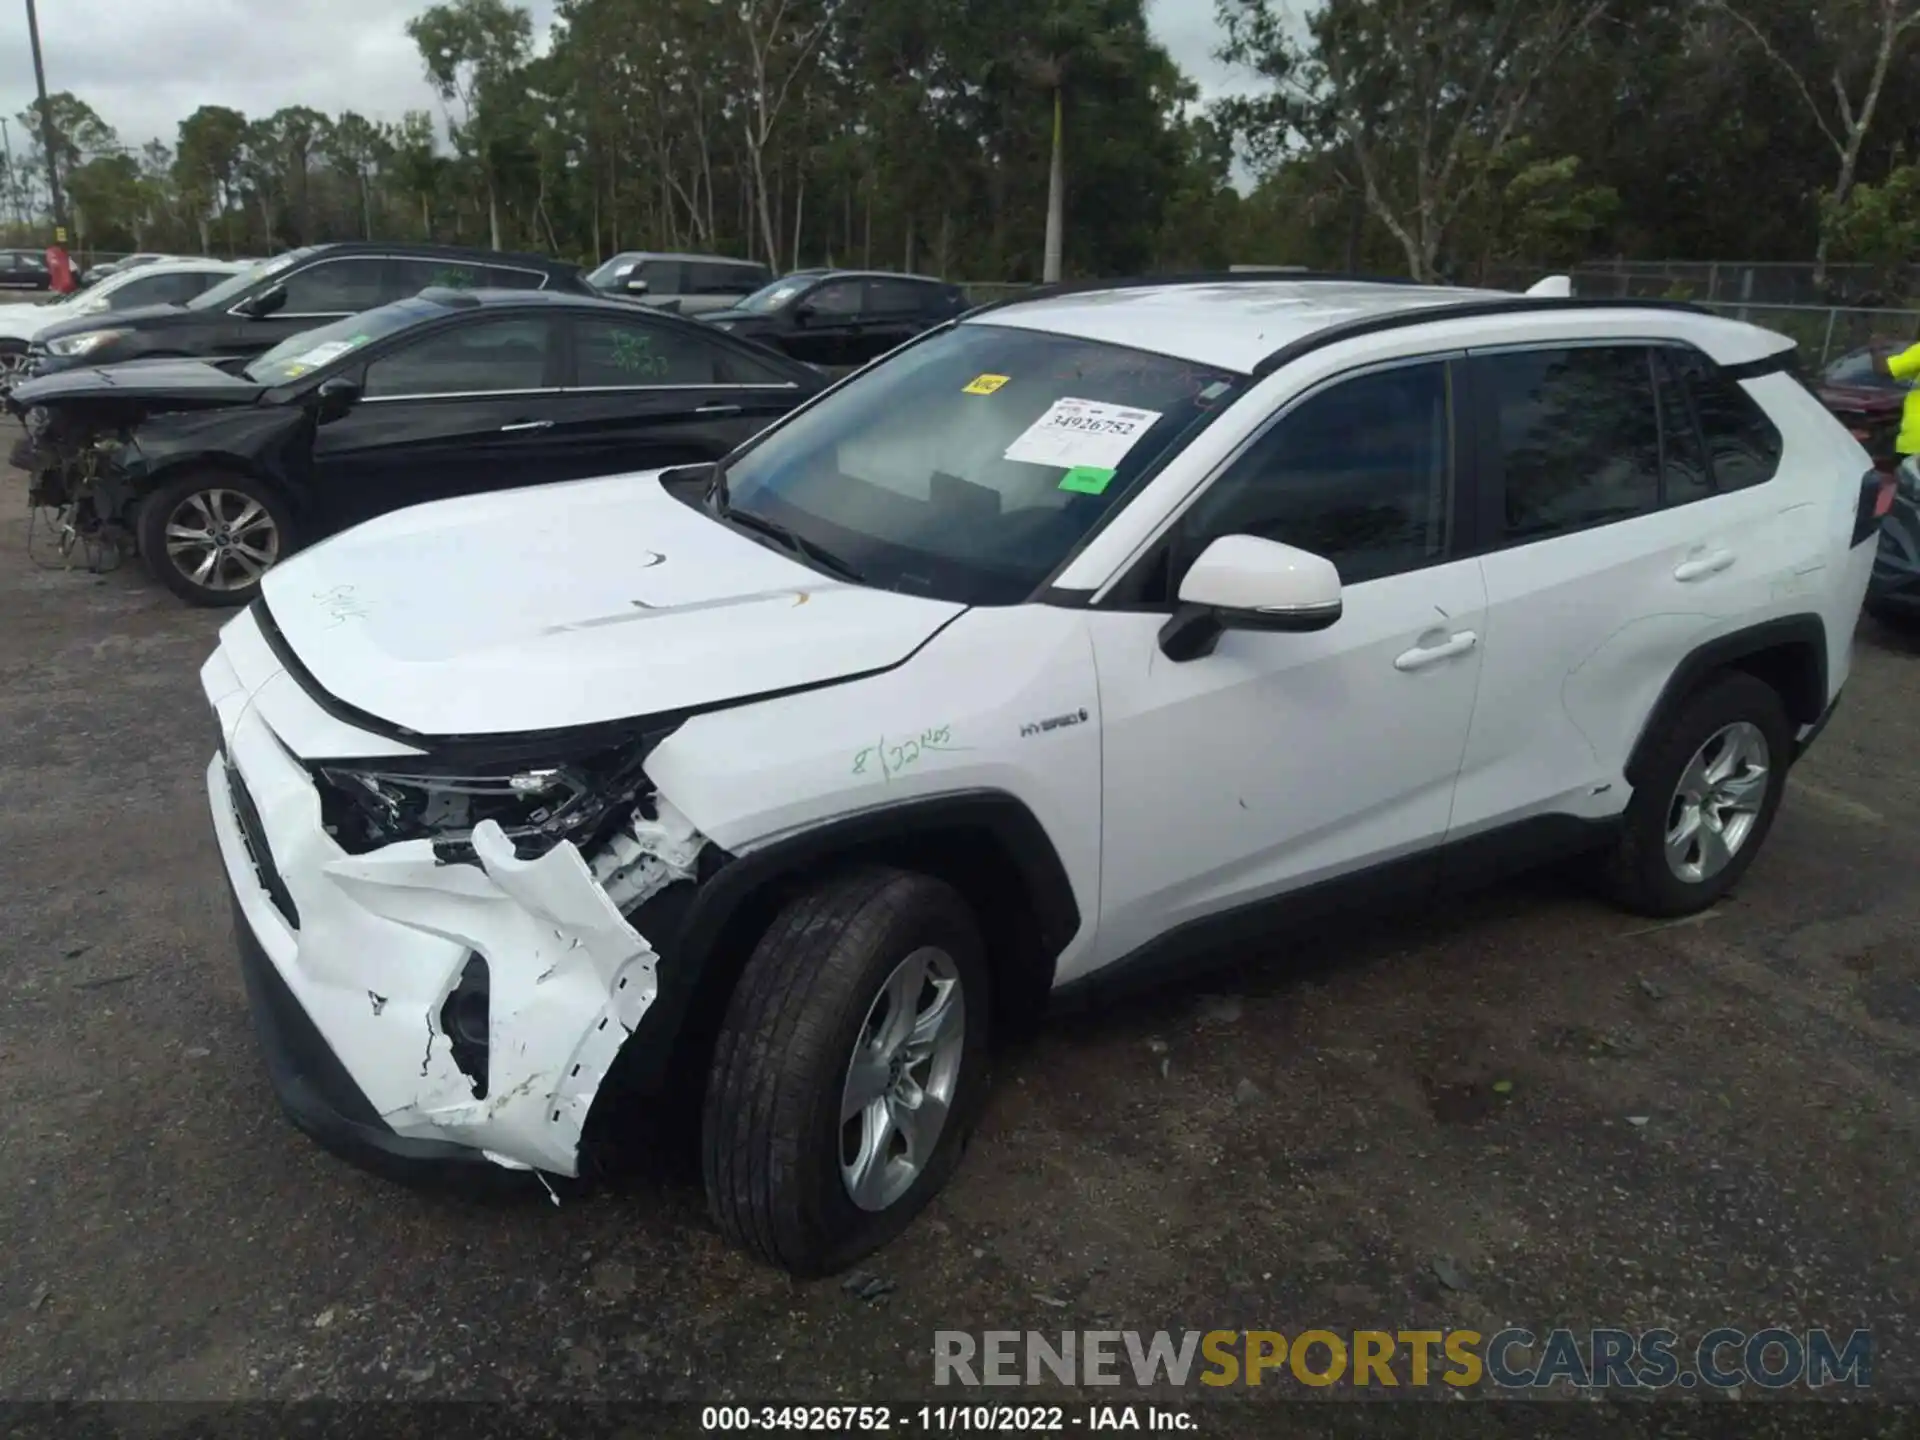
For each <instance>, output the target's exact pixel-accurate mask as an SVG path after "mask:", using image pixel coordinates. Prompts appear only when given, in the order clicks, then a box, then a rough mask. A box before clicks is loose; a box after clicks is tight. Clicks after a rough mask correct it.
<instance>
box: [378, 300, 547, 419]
mask: <svg viewBox="0 0 1920 1440" xmlns="http://www.w3.org/2000/svg"><path fill="white" fill-rule="evenodd" d="M552 350H553V324H552V322H551V321H549V320H548V319H547V318H546V317H545V316H538V315H533V316H524V315H522V316H504V317H501V318H500V319H493V320H479V321H476V322H473V323H471V324H465V325H456V326H454V327H453V328H452V329H448V330H440V331H437V332H436V333H434V334H432V335H428V336H426V337H425V338H424V339H421V340H417V341H415V342H414V343H413V344H411V345H408V346H406V347H405V348H404V349H401V350H396V351H394V353H393V354H391V355H386V356H382V357H381V358H380V359H378V360H376V361H374V362H373V363H372V364H371V365H369V366H368V367H367V379H366V386H365V389H364V390H363V392H362V393H363V394H365V395H366V396H367V397H368V398H369V399H388V400H392V399H398V398H400V397H403V396H408V397H423V396H433V395H478V394H486V393H489V392H494V391H503V390H506V391H517V390H541V389H545V388H547V385H548V380H547V376H548V373H549V366H548V360H549V356H550V355H551V353H552Z"/></svg>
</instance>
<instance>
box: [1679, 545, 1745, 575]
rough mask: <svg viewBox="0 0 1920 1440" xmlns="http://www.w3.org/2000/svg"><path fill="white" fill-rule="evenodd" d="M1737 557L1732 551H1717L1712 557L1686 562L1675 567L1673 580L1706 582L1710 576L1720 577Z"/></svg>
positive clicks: (1702, 556) (1704, 556) (1706, 556)
mask: <svg viewBox="0 0 1920 1440" xmlns="http://www.w3.org/2000/svg"><path fill="white" fill-rule="evenodd" d="M1735 558H1736V557H1735V555H1734V553H1733V551H1731V550H1716V551H1714V552H1713V554H1711V555H1701V556H1698V557H1697V558H1695V559H1692V560H1686V561H1683V562H1681V563H1680V564H1679V565H1677V566H1675V567H1674V572H1673V578H1674V579H1676V580H1679V581H1682V582H1688V581H1693V580H1704V579H1706V578H1707V577H1708V576H1709V575H1718V574H1719V573H1720V572H1721V571H1722V570H1725V569H1727V568H1728V567H1730V566H1731V565H1732V564H1733V562H1734V560H1735Z"/></svg>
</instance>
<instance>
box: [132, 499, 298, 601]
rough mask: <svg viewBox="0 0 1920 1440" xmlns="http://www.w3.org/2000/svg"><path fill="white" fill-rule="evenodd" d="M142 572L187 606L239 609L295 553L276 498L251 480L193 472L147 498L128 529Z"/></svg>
mask: <svg viewBox="0 0 1920 1440" xmlns="http://www.w3.org/2000/svg"><path fill="white" fill-rule="evenodd" d="M134 531H135V535H136V537H137V539H138V541H139V545H140V558H141V559H142V561H144V562H145V564H146V567H147V573H148V574H150V575H152V576H153V578H154V579H156V580H158V581H159V582H160V583H161V584H162V585H164V586H166V587H167V588H168V589H169V590H171V591H173V593H174V594H176V595H178V596H179V597H180V598H181V599H183V600H185V601H187V602H188V603H189V604H193V605H206V606H231V605H245V604H247V603H248V602H249V601H251V600H252V599H253V597H254V596H256V595H258V594H259V593H260V577H261V576H263V575H264V574H265V573H266V572H267V571H268V570H270V569H271V568H272V567H273V566H274V565H275V564H277V563H278V562H279V561H280V560H282V559H284V558H285V557H286V556H287V555H288V554H290V553H291V552H292V550H293V547H294V534H293V524H292V515H291V512H290V511H289V509H288V506H287V502H286V500H285V499H284V498H283V497H282V496H281V494H280V492H279V491H278V490H276V489H274V488H273V486H271V485H269V484H267V483H266V482H264V481H262V480H256V479H255V478H254V477H253V476H251V475H242V474H239V473H237V472H234V471H228V470H195V471H190V472H189V473H187V474H185V475H182V476H180V477H179V478H178V479H175V480H171V481H169V482H168V483H166V484H165V485H162V486H161V487H160V488H159V489H158V490H155V491H154V492H153V493H152V494H151V495H149V496H147V498H146V499H145V500H143V501H142V502H141V504H140V511H139V515H138V518H137V519H136V520H135V522H134Z"/></svg>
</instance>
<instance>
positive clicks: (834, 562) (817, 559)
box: [714, 473, 867, 585]
mask: <svg viewBox="0 0 1920 1440" xmlns="http://www.w3.org/2000/svg"><path fill="white" fill-rule="evenodd" d="M726 484H727V477H726V475H725V474H724V473H723V474H721V475H720V476H719V477H718V478H717V480H716V481H715V484H714V503H715V506H716V508H717V509H718V511H719V514H720V515H721V516H722V517H724V518H725V519H726V520H728V521H730V522H731V523H732V524H735V525H738V526H739V527H740V528H741V529H743V530H755V531H758V532H759V533H760V534H762V535H765V536H766V537H767V538H768V539H770V540H776V541H778V542H779V543H780V544H782V545H784V546H786V547H787V549H789V550H791V551H792V552H793V553H794V554H796V555H798V556H800V557H802V558H803V559H807V560H811V561H813V563H814V564H816V565H818V566H819V567H820V568H821V569H822V570H831V571H832V572H833V573H834V574H835V575H838V576H839V577H840V578H841V579H843V580H851V581H852V582H853V583H854V584H855V585H864V584H865V583H866V580H867V577H866V576H864V575H862V574H861V573H860V572H859V570H857V569H856V568H855V567H853V566H852V565H849V564H848V563H847V562H846V561H845V560H842V559H841V558H840V557H839V556H838V555H836V554H834V553H833V552H832V551H831V550H829V549H827V548H826V547H825V546H824V545H820V544H816V543H815V542H814V541H812V540H809V539H808V538H807V537H806V536H804V535H801V534H797V533H796V532H794V531H792V530H789V529H788V528H787V527H786V526H784V525H782V524H781V523H780V522H779V521H778V520H769V519H767V517H766V516H764V515H756V514H754V513H753V512H752V511H751V510H735V509H734V508H733V507H732V506H731V505H729V504H728V503H727V497H726Z"/></svg>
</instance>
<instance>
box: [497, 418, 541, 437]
mask: <svg viewBox="0 0 1920 1440" xmlns="http://www.w3.org/2000/svg"><path fill="white" fill-rule="evenodd" d="M552 428H553V421H551V420H522V421H520V422H519V423H518V424H517V425H502V426H501V427H500V433H501V434H502V435H511V434H512V433H513V432H515V431H516V430H551V429H552Z"/></svg>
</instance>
